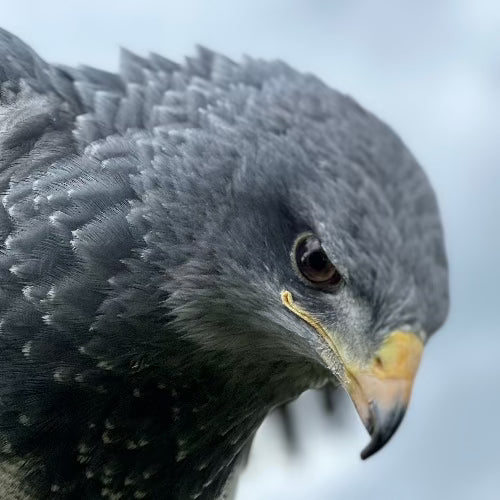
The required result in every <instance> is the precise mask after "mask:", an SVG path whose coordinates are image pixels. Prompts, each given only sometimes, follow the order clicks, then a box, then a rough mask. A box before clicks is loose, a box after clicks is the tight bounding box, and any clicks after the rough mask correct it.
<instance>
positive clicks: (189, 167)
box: [0, 31, 448, 499]
mask: <svg viewBox="0 0 500 500" xmlns="http://www.w3.org/2000/svg"><path fill="white" fill-rule="evenodd" d="M0 194H1V199H2V204H0V276H1V278H0V279H1V287H0V462H1V465H0V490H1V491H2V492H1V493H0V498H18V499H35V498H36V499H43V498H61V499H70V498H82V499H91V498H100V497H104V498H111V499H119V498H123V499H127V498H169V499H189V498H192V499H195V498H199V499H204V498H216V497H218V496H220V497H221V498H223V497H224V495H229V494H230V490H231V488H232V487H231V486H228V485H230V484H232V481H228V479H230V478H231V477H232V476H233V472H234V470H235V466H236V465H237V464H238V463H240V462H241V461H242V460H244V459H245V455H246V452H247V450H248V447H249V445H250V443H251V440H252V437H253V435H254V433H255V431H256V429H257V428H258V426H259V424H260V423H261V421H262V420H263V418H264V417H265V416H266V414H267V413H268V412H269V411H270V410H271V409H272V408H273V407H275V406H276V405H278V404H281V403H283V402H285V401H288V400H290V399H293V398H294V397H296V396H297V395H298V394H300V393H301V392H302V391H304V390H306V389H308V388H311V387H319V386H321V385H322V384H324V383H325V382H327V381H331V380H337V381H338V382H340V383H341V384H342V385H343V386H344V387H345V388H346V389H347V390H348V391H349V392H350V394H351V396H352V398H353V401H354V403H355V405H356V407H357V409H358V411H359V413H360V415H361V418H362V419H363V421H364V423H365V425H366V426H367V428H368V430H369V432H370V434H372V442H371V444H370V445H369V447H368V448H367V450H365V452H364V453H365V456H368V455H369V454H371V453H373V452H374V451H376V450H377V449H378V448H380V447H381V446H382V445H383V444H384V443H385V442H386V441H387V439H389V437H390V435H391V434H392V433H393V432H394V430H395V429H396V427H397V426H398V424H399V422H400V420H401V418H402V416H403V410H404V407H405V406H406V402H407V400H408V398H409V394H410V391H411V380H412V379H413V375H414V372H415V370H416V366H417V365H418V358H419V355H420V350H421V346H422V344H423V343H425V341H426V339H427V338H428V337H429V336H430V335H431V334H432V333H433V332H434V331H435V330H436V329H437V328H438V327H439V326H440V325H441V324H442V323H443V321H444V319H445V317H446V313H447V308H448V283H447V265H446V256H445V250H444V244H443V236H442V230H441V223H440V219H439V214H438V209H437V205H436V200H435V196H434V194H433V192H432V189H431V187H430V185H429V183H428V181H427V179H426V177H425V175H424V173H423V172H422V170H421V169H420V167H419V166H418V164H417V162H416V161H415V159H414V158H413V156H412V155H411V154H410V153H409V152H408V150H407V149H406V147H405V146H404V145H403V144H402V142H401V140H400V139H399V138H398V137H397V136H396V135H395V134H394V133H393V132H392V131H391V130H390V129H389V128H388V127H387V126H386V125H384V124H383V123H381V122H380V121H379V120H378V119H377V118H375V117H374V116H373V115H371V114H369V113H368V112H366V111H365V110H363V109H362V108H361V107H360V106H358V105H357V104H356V103H355V102H354V101H353V100H352V99H350V98H349V97H347V96H345V95H342V94H340V93H338V92H336V91H334V90H331V89H330V88H328V87H327V86H326V85H325V84H323V83H322V82H321V81H320V80H319V79H317V78H315V77H314V76H311V75H306V74H302V73H299V72H297V71H295V70H293V69H291V68H290V67H288V66H287V65H286V64H284V63H281V62H264V61H260V60H254V59H245V60H244V61H243V62H242V63H240V64H235V63H234V62H232V61H230V60H229V59H227V58H225V57H223V56H221V55H219V54H215V53H213V52H210V51H209V50H206V49H203V48H200V49H199V51H198V54H197V55H196V56H195V57H193V58H187V59H186V61H185V63H184V64H182V65H179V64H176V63H173V62H171V61H169V60H167V59H164V58H163V57H160V56H158V55H155V54H154V55H151V56H150V57H149V58H147V59H143V58H140V57H137V56H135V55H133V54H131V53H129V52H127V51H123V53H122V57H121V67H120V71H119V73H118V74H116V75H115V74H111V73H107V72H104V71H100V70H96V69H93V68H88V67H80V68H77V69H74V68H67V67H60V66H53V65H49V64H47V63H45V62H44V61H43V60H42V59H41V58H40V57H38V56H37V55H36V53H35V52H33V51H32V50H31V49H30V48H29V47H27V46H26V45H24V44H23V43H22V42H21V41H19V40H18V39H17V38H15V37H13V36H12V35H10V34H9V33H7V32H5V31H0ZM394 332H396V333H394ZM411 332H412V333H411ZM382 386H383V387H384V388H383V389H382ZM384 398H385V399H384ZM224 489H226V492H225V493H224ZM2 495H3V496H2Z"/></svg>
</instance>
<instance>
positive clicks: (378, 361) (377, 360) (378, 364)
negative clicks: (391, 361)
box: [375, 356, 384, 369]
mask: <svg viewBox="0 0 500 500" xmlns="http://www.w3.org/2000/svg"><path fill="white" fill-rule="evenodd" d="M375 367H376V368H380V369H382V368H383V367H384V363H383V362H382V358H381V357H380V356H376V357H375Z"/></svg>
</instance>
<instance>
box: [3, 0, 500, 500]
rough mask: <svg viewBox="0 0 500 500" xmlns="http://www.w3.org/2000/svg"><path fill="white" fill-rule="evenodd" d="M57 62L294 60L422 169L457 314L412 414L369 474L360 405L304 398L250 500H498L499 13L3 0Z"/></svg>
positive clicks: (429, 356) (275, 435)
mask: <svg viewBox="0 0 500 500" xmlns="http://www.w3.org/2000/svg"><path fill="white" fill-rule="evenodd" d="M0 12H1V16H0V25H1V26H2V27H3V28H6V29H8V30H10V31H12V32H13V33H15V34H16V35H18V36H20V37H21V38H23V39H24V40H25V41H26V42H27V43H29V44H30V45H32V46H33V47H34V48H35V50H37V51H38V52H39V53H40V54H41V56H42V57H44V58H45V59H46V60H48V61H50V62H58V63H65V64H70V65H76V64H79V63H85V64H89V65H94V66H97V67H100V68H103V69H107V70H114V69H116V68H117V67H118V47H119V46H124V47H127V48H129V49H131V50H133V51H135V52H137V53H139V54H141V55H145V54H146V53H147V52H148V51H155V52H158V53H161V54H164V55H165V56H167V57H169V58H171V59H174V60H181V59H182V58H183V56H185V55H189V54H192V53H193V51H194V45H195V44H196V43H201V44H203V45H206V46H208V47H210V48H212V49H214V50H217V51H220V52H223V53H225V54H226V55H228V56H229V57H231V58H233V59H236V60H238V59H240V57H241V56H242V55H243V54H248V55H252V56H255V57H262V58H268V59H276V58H278V59H282V60H284V61H286V62H288V63H289V64H291V65H292V66H294V67H296V68H297V69H299V70H302V71H307V72H312V73H315V74H316V75H317V76H319V77H320V78H322V79H323V80H324V81H325V82H327V83H328V84H330V85H331V86H332V87H335V88H337V89H339V90H341V91H343V92H346V93H348V94H350V95H352V96H353V97H355V98H356V99H357V100H358V101H359V102H360V103H361V104H362V105H363V106H365V107H366V108H368V109H369V110H370V111H372V112H374V113H375V114H377V115H378V116H379V117H380V118H382V119H383V120H385V121H386V122H388V123H389V124H390V125H391V126H392V127H393V128H394V129H395V130H396V131H397V132H398V133H399V134H400V135H401V136H402V138H403V140H404V141H405V142H406V143H407V144H408V146H409V147H410V149H411V150H412V151H413V153H414V154H415V155H416V156H417V158H418V159H419V160H420V162H421V163H422V165H423V166H424V168H425V169H426V171H427V173H428V175H429V176H430V178H431V181H432V182H433V185H434V187H435V189H436V191H437V194H438V198H439V200H440V204H441V209H442V213H443V218H444V225H445V230H446V236H447V244H448V251H449V258H450V266H451V286H452V309H451V314H450V318H449V321H448V322H447V324H446V326H445V327H444V328H443V329H442V330H441V331H440V332H439V333H438V334H437V335H436V336H435V337H433V339H432V340H431V342H430V343H429V345H428V348H427V349H426V353H425V356H424V359H423V363H422V365H421V369H420V372H419V375H418V377H417V382H416V386H415V389H414V397H413V400H412V405H411V408H410V411H409V413H408V414H407V417H406V419H405V421H404V423H403V425H402V427H401V428H400V430H399V431H398V433H397V434H396V436H395V437H394V438H393V440H392V441H391V442H390V443H389V445H388V446H387V447H386V448H384V449H383V450H382V451H381V452H380V453H378V454H377V455H375V456H374V457H373V458H370V459H369V460H368V461H367V462H362V461H361V460H360V459H359V451H360V450H361V448H362V447H363V446H364V445H365V444H366V443H367V441H368V436H367V434H366V433H365V431H364V429H363V427H362V425H361V423H360V421H359V420H358V417H357V416H356V414H355V413H354V410H353V409H352V408H351V405H350V404H349V403H348V402H347V401H346V399H345V398H344V397H343V396H337V397H336V399H335V403H336V410H335V411H334V413H333V414H332V415H328V414H325V412H324V411H323V410H322V405H321V400H320V398H319V397H318V396H317V395H315V394H310V393H307V394H305V395H304V396H303V397H301V398H300V399H299V400H298V401H297V402H296V403H295V404H294V405H293V407H292V408H291V412H292V414H293V417H294V421H295V422H296V425H297V431H298V432H297V436H298V441H297V446H296V448H297V450H296V453H293V454H291V453H289V450H288V449H287V445H286V441H285V440H284V438H283V427H282V423H280V420H279V419H278V418H276V416H274V417H271V418H269V419H268V420H267V421H266V422H265V424H264V425H263V427H262V428H261V429H260V431H259V433H258V434H257V438H256V441H255V444H254V447H253V450H252V453H251V459H250V464H249V467H248V468H247V470H246V472H245V473H244V475H243V476H242V479H241V482H240V487H239V495H238V499H239V500H255V499H257V500H259V499H278V500H279V499H288V500H294V499H304V498H307V499H309V500H322V499H325V500H326V499H331V498H342V499H343V500H357V499H365V498H367V497H369V498H370V499H421V498H426V499H428V500H433V499H442V498H454V499H460V500H461V499H467V500H468V499H471V498H474V499H476V500H489V499H498V498H500V430H499V428H498V426H499V421H500V415H499V413H500V361H499V360H500V327H499V321H498V320H499V319H500V314H499V310H500V265H499V263H498V262H497V260H498V259H499V257H500V3H498V2H497V1H495V0H441V1H435V0H432V1H431V0H419V1H418V2H415V1H409V0H386V1H384V2H375V1H359V0H252V1H242V0H239V1H235V0H210V1H203V0H177V1H175V2H174V1H171V0H142V1H131V0H121V1H120V2H104V1H96V0H70V1H68V0H66V1H62V0H59V1H56V0H45V1H43V2H33V1H30V0H16V1H4V0H0Z"/></svg>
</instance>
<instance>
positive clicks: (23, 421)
mask: <svg viewBox="0 0 500 500" xmlns="http://www.w3.org/2000/svg"><path fill="white" fill-rule="evenodd" d="M18 421H19V423H20V424H21V425H25V426H26V427H27V426H28V425H30V424H31V420H30V418H29V417H28V415H25V414H24V413H22V414H21V415H19V418H18Z"/></svg>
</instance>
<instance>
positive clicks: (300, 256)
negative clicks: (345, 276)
mask: <svg viewBox="0 0 500 500" xmlns="http://www.w3.org/2000/svg"><path fill="white" fill-rule="evenodd" d="M295 263H296V265H297V269H298V271H299V272H300V273H301V274H302V276H303V277H304V278H305V279H306V280H307V281H309V282H311V283H312V284H314V285H317V286H322V287H323V286H324V287H328V286H335V285H338V284H340V282H341V281H342V276H341V275H340V273H339V272H338V271H337V268H336V267H335V266H334V265H333V264H332V263H331V262H330V260H329V259H328V256H327V255H326V253H325V251H324V250H323V247H322V246H321V242H320V241H319V240H318V238H316V236H314V235H312V234H311V235H306V236H304V237H303V238H301V239H299V241H298V242H297V244H296V246H295Z"/></svg>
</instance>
